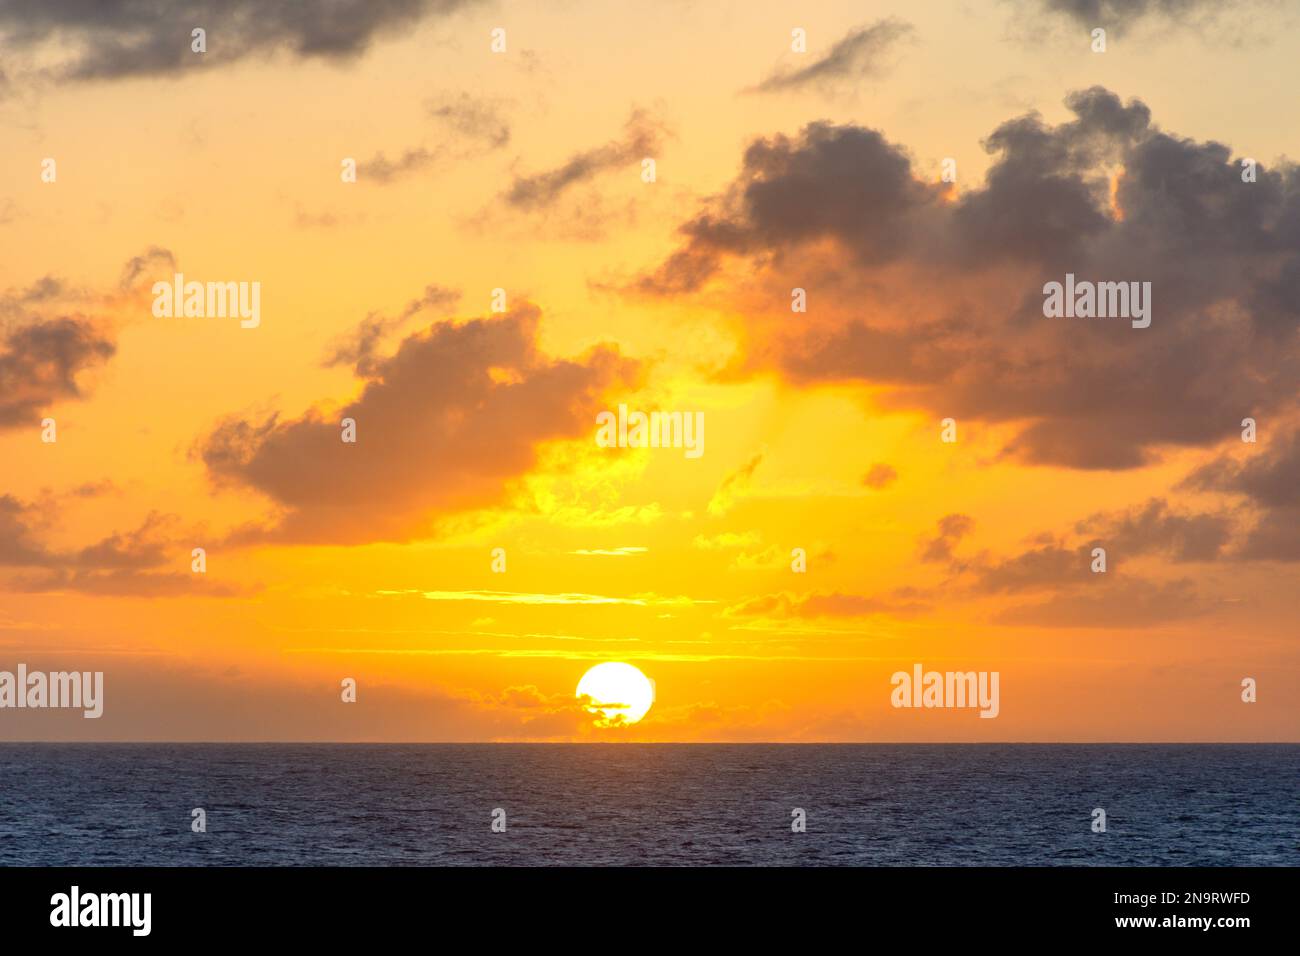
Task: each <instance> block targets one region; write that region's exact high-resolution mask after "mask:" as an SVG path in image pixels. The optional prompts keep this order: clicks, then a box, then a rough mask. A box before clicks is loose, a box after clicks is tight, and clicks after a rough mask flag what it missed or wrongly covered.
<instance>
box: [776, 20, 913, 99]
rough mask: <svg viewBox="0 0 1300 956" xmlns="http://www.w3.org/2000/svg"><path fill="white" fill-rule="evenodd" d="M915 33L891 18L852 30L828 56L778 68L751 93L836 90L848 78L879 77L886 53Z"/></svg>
mask: <svg viewBox="0 0 1300 956" xmlns="http://www.w3.org/2000/svg"><path fill="white" fill-rule="evenodd" d="M913 32H914V31H913V28H912V25H911V24H910V23H904V22H903V21H901V20H896V19H892V18H891V19H885V20H878V21H876V22H875V23H873V24H871V25H870V26H865V27H859V28H858V29H856V30H850V31H849V33H848V34H846V35H845V36H844V37H843V38H842V39H840V40H839V41H838V42H837V43H836V44H835V45H834V46H833V47H831V49H830V52H828V53H827V54H826V55H825V56H822V57H820V58H819V59H817V60H814V61H813V62H812V63H811V64H809V65H808V66H806V67H804V68H803V69H799V70H789V69H787V70H778V71H776V72H774V73H773V74H772V75H771V76H769V77H768V78H767V79H766V80H764V81H763V82H762V83H759V84H758V86H756V87H754V88H753V90H751V92H758V93H775V92H788V91H791V90H802V89H805V88H808V87H815V88H819V89H834V88H835V87H837V86H838V85H840V84H841V83H843V82H844V81H846V80H847V81H852V80H857V79H861V78H864V77H872V76H879V75H880V74H881V73H882V72H884V68H885V64H884V63H883V60H884V58H885V56H886V55H887V54H888V53H889V52H890V51H891V50H893V49H894V48H895V47H896V46H897V45H898V43H899V42H900V41H901V40H903V39H905V38H906V37H909V36H910V35H911V34H912V33H913Z"/></svg>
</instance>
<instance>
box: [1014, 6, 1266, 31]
mask: <svg viewBox="0 0 1300 956" xmlns="http://www.w3.org/2000/svg"><path fill="white" fill-rule="evenodd" d="M1034 2H1035V3H1037V5H1038V6H1039V7H1040V8H1041V9H1042V10H1043V11H1044V12H1046V13H1048V14H1058V15H1061V16H1065V17H1068V18H1069V19H1071V20H1073V21H1074V22H1075V23H1077V24H1078V25H1079V26H1081V27H1086V28H1088V29H1093V28H1096V27H1103V28H1105V29H1106V30H1112V31H1114V32H1115V33H1116V34H1117V35H1122V34H1123V33H1124V32H1126V31H1127V30H1128V29H1129V28H1130V27H1133V26H1136V25H1138V24H1149V25H1151V26H1153V27H1155V26H1161V27H1169V26H1182V25H1187V24H1194V23H1201V22H1204V21H1206V20H1209V19H1213V18H1215V17H1217V16H1219V15H1221V14H1224V13H1231V12H1233V11H1234V10H1235V11H1241V10H1245V9H1247V8H1249V7H1251V6H1254V5H1256V4H1254V3H1252V2H1251V0H1034Z"/></svg>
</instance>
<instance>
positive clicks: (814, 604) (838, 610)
mask: <svg viewBox="0 0 1300 956" xmlns="http://www.w3.org/2000/svg"><path fill="white" fill-rule="evenodd" d="M919 598H920V592H918V591H916V590H915V589H913V588H907V587H905V588H898V589H896V590H895V591H893V592H892V593H891V594H887V595H865V594H843V593H841V592H838V591H831V592H813V593H809V594H801V595H796V594H790V593H788V592H781V593H779V594H769V595H764V596H762V597H755V598H748V599H746V600H744V601H741V602H740V603H738V604H733V605H731V606H730V607H728V608H727V609H726V610H725V611H723V616H724V617H763V618H791V617H797V618H828V617H867V616H870V615H874V614H887V615H891V616H895V617H904V616H908V615H912V614H917V613H920V612H922V611H925V610H927V609H928V607H929V605H928V603H926V602H924V601H922V600H920V599H919Z"/></svg>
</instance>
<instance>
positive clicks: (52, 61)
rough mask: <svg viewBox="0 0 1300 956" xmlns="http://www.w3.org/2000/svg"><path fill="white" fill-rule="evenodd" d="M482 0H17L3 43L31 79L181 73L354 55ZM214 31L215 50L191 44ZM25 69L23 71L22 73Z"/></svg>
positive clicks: (2, 31) (3, 23) (1, 19)
mask: <svg viewBox="0 0 1300 956" xmlns="http://www.w3.org/2000/svg"><path fill="white" fill-rule="evenodd" d="M473 5H474V0H197V2H193V3H189V4H186V5H184V6H183V7H181V6H178V5H177V4H175V3H172V2H171V0H129V2H127V0H106V2H103V3H85V2H82V0H11V2H7V3H5V4H3V5H0V45H3V47H4V48H5V50H6V52H7V53H8V54H9V56H10V57H11V58H12V57H15V56H19V55H21V56H22V57H23V59H24V65H26V64H27V62H28V61H32V62H33V65H32V66H30V67H29V68H28V69H26V70H24V71H23V73H22V74H21V76H22V77H31V76H34V77H37V78H42V79H51V80H54V81H56V82H80V81H93V80H117V79H124V78H130V77H145V76H179V75H182V74H185V73H190V72H195V71H199V70H204V69H211V68H213V67H216V66H219V65H225V64H230V63H234V62H238V61H240V60H243V59H245V58H247V57H251V56H269V55H271V54H274V53H279V52H284V53H288V54H289V55H290V56H293V57H295V58H298V59H325V60H332V61H336V62H337V61H345V60H349V59H352V58H355V57H359V56H361V55H362V54H364V53H365V52H366V51H367V50H368V49H369V48H370V46H371V44H372V43H373V42H374V41H376V40H377V39H379V38H381V37H393V36H398V35H402V34H407V33H409V32H410V31H411V30H412V29H413V28H414V27H416V26H417V25H418V24H419V23H421V22H422V21H424V20H426V19H429V18H433V17H446V16H449V15H450V14H452V13H455V12H456V11H458V10H461V9H465V8H467V7H470V6H473ZM197 26H201V27H203V29H205V30H206V31H207V44H208V52H206V53H202V54H200V53H194V52H192V50H191V31H192V30H193V29H194V28H195V27H197ZM19 78H20V76H19V75H15V77H14V79H19Z"/></svg>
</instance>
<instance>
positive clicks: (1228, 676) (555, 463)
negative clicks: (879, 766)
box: [0, 0, 1300, 741]
mask: <svg viewBox="0 0 1300 956" xmlns="http://www.w3.org/2000/svg"><path fill="white" fill-rule="evenodd" d="M236 6H239V4H236ZM304 6H305V8H307V9H308V10H309V11H310V8H311V7H312V6H313V5H312V4H305V5H304ZM415 6H416V7H418V8H419V12H418V13H417V14H413V15H412V16H411V18H410V19H406V20H403V19H398V20H394V21H391V22H390V21H387V20H385V19H384V15H383V13H382V12H378V11H375V10H374V9H372V8H369V7H366V6H365V5H362V6H361V8H359V9H364V10H368V11H369V12H368V13H367V14H366V15H365V16H359V17H358V18H356V19H355V20H343V19H340V20H339V21H338V22H337V23H331V24H329V25H328V29H327V27H326V25H322V22H321V21H319V20H315V21H311V22H307V21H305V20H304V21H303V22H298V21H296V20H295V14H294V13H293V10H294V8H293V7H292V6H291V5H285V4H281V3H271V4H267V5H265V6H264V7H262V8H261V10H260V12H258V13H257V16H259V17H263V18H265V22H258V23H256V24H255V25H253V24H250V23H242V24H240V23H236V22H234V21H231V22H222V21H221V20H219V19H216V18H213V19H212V21H211V22H209V23H202V22H198V20H197V19H196V20H195V22H194V23H191V22H190V19H194V17H190V16H189V15H184V16H182V17H181V20H183V21H184V22H181V20H176V21H175V22H171V21H165V22H152V21H151V22H149V23H140V24H136V23H131V22H129V21H128V20H125V19H123V20H121V21H120V22H118V21H115V20H114V18H113V16H112V15H111V14H108V13H106V14H105V19H104V22H103V23H100V24H97V25H95V28H94V29H93V30H92V29H90V28H89V27H88V26H87V25H86V24H84V23H79V22H77V21H75V20H72V19H67V20H64V19H60V17H61V11H62V9H63V7H64V4H63V3H60V2H55V3H51V4H50V5H49V7H48V8H47V9H46V11H45V13H43V14H42V15H41V16H42V17H44V19H41V20H39V21H36V20H35V19H33V20H32V21H30V22H25V23H24V22H17V21H14V20H13V17H14V14H4V15H0V127H2V128H3V131H4V132H3V135H4V142H5V146H6V148H5V149H4V150H0V242H3V247H4V250H5V254H4V256H3V257H0V385H3V387H4V392H3V393H2V394H0V468H2V469H3V471H2V481H0V589H2V591H0V670H13V669H14V668H15V667H16V666H17V664H18V663H20V662H22V663H26V664H27V665H28V666H29V668H32V669H38V668H44V669H49V670H65V669H75V670H102V671H104V673H105V697H106V701H105V712H104V716H103V717H102V718H100V719H99V720H84V719H82V718H81V716H80V714H79V713H77V714H72V713H66V712H55V711H45V712H41V711H25V712H15V711H0V739H96V740H98V739H119V740H160V739H161V740H431V741H432V740H501V739H522V740H622V739H627V740H665V741H748V740H764V741H936V740H953V741H982V740H998V741H1005V740H1013V741H1021V740H1024V741H1151V740H1158V741H1183V740H1189V741H1197V740H1224V741H1294V740H1297V739H1300V708H1298V707H1297V706H1296V705H1295V701H1296V699H1297V693H1300V666H1298V662H1297V654H1296V625H1295V622H1296V612H1297V598H1296V595H1297V593H1300V589H1297V587H1296V576H1297V569H1298V568H1300V492H1298V491H1297V489H1300V431H1298V429H1300V415H1297V408H1296V382H1297V381H1298V380H1300V379H1298V378H1297V376H1298V375H1300V339H1298V338H1297V326H1298V325H1300V312H1298V311H1297V310H1298V309H1300V305H1297V303H1300V294H1296V295H1292V294H1291V293H1292V292H1293V291H1294V290H1296V289H1297V288H1300V286H1298V285H1297V283H1296V282H1295V278H1294V277H1295V276H1296V275H1300V174H1297V172H1296V170H1295V168H1294V167H1292V166H1291V165H1289V163H1288V162H1287V161H1286V160H1285V159H1284V157H1285V156H1287V155H1297V154H1300V130H1297V128H1296V126H1295V124H1294V123H1292V122H1290V121H1289V119H1288V117H1290V116H1293V115H1294V114H1295V107H1296V106H1297V102H1296V101H1297V98H1298V97H1300V93H1297V89H1300V86H1298V85H1297V83H1296V79H1297V74H1296V66H1295V64H1296V62H1297V56H1296V54H1297V38H1298V37H1300V32H1297V31H1298V29H1300V22H1297V16H1296V14H1294V13H1293V12H1288V11H1287V10H1286V9H1285V8H1284V7H1282V6H1280V5H1276V4H1269V3H1266V2H1262V3H1255V4H1249V3H1244V4H1237V5H1230V6H1240V7H1242V8H1243V9H1245V8H1249V10H1250V15H1249V16H1237V15H1236V13H1235V12H1229V13H1224V14H1222V15H1221V16H1218V17H1215V16H1213V15H1212V14H1211V13H1209V12H1205V13H1204V15H1201V14H1199V13H1198V14H1197V15H1196V16H1195V17H1192V18H1191V19H1190V20H1189V21H1188V22H1182V23H1178V24H1175V23H1170V22H1168V21H1166V20H1164V19H1162V17H1161V16H1160V15H1157V14H1152V15H1150V16H1147V17H1138V18H1136V19H1133V20H1132V22H1129V20H1128V19H1127V18H1125V19H1113V20H1112V22H1109V23H1101V24H1095V25H1093V24H1089V23H1087V22H1085V20H1084V19H1080V18H1077V17H1075V16H1072V15H1071V14H1070V13H1069V12H1068V10H1069V8H1070V6H1071V5H1070V4H1068V3H1064V2H1055V0H1016V2H987V3H977V2H968V3H960V4H957V3H954V4H922V5H919V6H920V9H916V7H917V6H918V5H916V4H909V3H892V4H890V3H885V4H874V5H872V10H871V11H870V12H869V13H868V12H864V11H863V9H862V6H861V5H860V4H848V3H842V4H840V3H828V4H822V5H819V6H818V8H817V10H816V11H815V12H807V11H806V10H804V9H803V8H802V7H800V6H799V5H790V4H780V3H718V4H697V3H686V2H680V3H678V2H674V3H668V4H666V5H663V6H662V7H659V8H655V9H654V10H646V9H642V8H637V9H636V11H635V12H633V11H632V10H631V9H627V10H620V9H615V7H616V6H617V5H610V4H599V3H586V2H574V3H568V4H564V5H561V7H560V8H559V9H558V10H557V9H552V8H551V7H550V5H516V4H481V3H476V2H464V3H434V2H430V3H423V4H416V5H415ZM1203 6H1204V5H1199V4H1192V7H1193V8H1196V9H1201V8H1202V7H1203ZM1204 9H1205V10H1206V11H1208V10H1209V7H1208V6H1204ZM32 16H33V17H34V16H35V15H34V14H33V15H32ZM367 17H369V18H372V19H367ZM194 26H202V27H205V29H206V30H207V45H208V49H207V52H206V53H202V54H198V53H193V52H191V51H190V49H189V44H190V30H191V27H194ZM1093 26H1105V27H1108V47H1107V50H1106V51H1105V52H1104V53H1096V52H1093V51H1092V49H1091V48H1090V44H1091V43H1092V39H1091V37H1090V32H1091V29H1092V27H1093ZM496 27H503V28H504V29H505V31H506V49H505V51H504V52H501V53H494V52H492V50H491V48H490V44H491V42H492V41H491V31H492V30H493V28H496ZM796 28H802V29H804V30H806V31H807V52H805V53H796V52H792V51H791V35H792V30H794V29H796ZM135 44H139V46H138V47H136V46H133V45H135ZM119 48H120V49H119ZM176 49H179V50H180V52H179V53H176V52H175V50H176ZM123 51H125V52H123ZM1094 88H1099V89H1094ZM1090 89H1091V90H1092V92H1091V93H1086V92H1084V91H1089V90H1090ZM1035 115H1036V116H1037V119H1034V118H1033V117H1034V116H1035ZM810 124H812V125H810ZM995 131H997V132H996V133H995ZM1216 144H1222V145H1216ZM47 158H52V159H53V160H54V161H55V163H56V169H57V178H56V179H55V181H54V182H44V181H42V175H41V174H42V163H43V161H44V160H46V159H47ZM348 158H351V159H354V160H355V161H356V165H357V171H358V172H357V182H355V183H350V182H344V181H343V179H342V177H341V176H340V171H341V169H342V164H343V161H344V160H345V159H348ZM945 158H951V159H954V160H955V161H956V168H957V171H958V172H957V180H956V183H955V184H945V183H942V182H941V181H940V180H941V170H942V164H943V160H944V159H945ZM1242 158H1253V159H1255V160H1257V162H1258V179H1257V180H1256V181H1255V182H1252V183H1245V182H1242V180H1241V177H1240V175H1239V170H1240V163H1241V159H1242ZM645 159H653V160H654V162H655V177H654V181H653V182H646V181H645V179H644V177H643V169H644V166H643V160H645ZM1067 271H1069V272H1074V273H1077V274H1079V276H1080V277H1081V278H1085V277H1086V278H1093V279H1098V280H1108V279H1113V280H1125V281H1127V280H1146V281H1151V282H1152V284H1153V288H1154V299H1153V301H1154V305H1153V310H1154V317H1153V322H1152V325H1151V327H1150V328H1148V329H1142V330H1139V329H1133V328H1131V327H1130V326H1129V323H1128V322H1127V320H1121V321H1118V322H1116V321H1113V320H1092V321H1090V320H1086V319H1047V318H1044V317H1043V316H1042V314H1041V312H1040V311H1037V310H1038V309H1039V306H1040V305H1041V292H1040V290H1041V287H1042V284H1043V283H1044V282H1046V281H1049V280H1057V281H1060V280H1062V279H1063V277H1064V275H1065V273H1066V272H1067ZM177 272H181V273H183V274H184V275H185V276H186V278H188V279H194V280H199V281H213V282H240V281H247V282H258V283H260V290H261V315H260V324H259V325H258V326H257V327H256V328H247V329H243V328H240V326H239V322H238V320H237V319H231V318H197V317H191V318H184V317H179V318H158V317H155V316H154V314H153V312H152V305H153V296H152V294H151V287H152V285H153V283H154V282H156V281H160V280H162V281H170V280H171V278H172V276H173V275H174V274H175V273H177ZM796 287H797V288H802V289H804V290H805V291H806V293H807V299H808V310H807V312H801V313H796V312H792V311H791V309H790V302H791V290H792V289H794V288H796ZM496 289H502V290H504V291H505V299H506V310H505V311H504V312H494V311H493V295H494V290H496ZM620 403H621V404H626V405H628V406H629V407H630V408H633V409H643V410H646V411H649V410H652V409H662V410H679V411H687V412H690V413H696V412H699V413H702V414H703V417H704V421H705V423H706V425H705V434H704V446H703V447H704V451H703V454H702V455H701V456H700V457H699V458H690V457H687V456H686V455H685V454H684V453H683V450H682V449H628V448H602V447H599V446H598V444H597V442H596V440H595V436H596V414H597V413H598V412H600V411H602V410H606V409H617V408H618V406H619V404H620ZM343 417H353V418H354V419H355V420H356V421H357V431H358V440H357V442H356V444H355V445H349V444H344V443H343V442H342V441H340V440H339V421H340V419H341V418H343ZM948 417H952V418H954V419H955V420H956V423H957V441H956V442H955V443H945V442H943V441H941V440H940V434H941V420H942V419H944V418H948ZM1245 417H1253V418H1254V419H1256V421H1257V423H1258V441H1257V442H1255V443H1246V442H1243V441H1242V440H1241V436H1240V432H1241V428H1240V424H1239V423H1240V421H1241V419H1243V418H1245ZM46 418H53V419H54V420H55V422H56V426H57V441H55V442H52V443H50V442H43V441H42V426H41V422H42V420H43V419H46ZM1098 545H1100V546H1104V547H1106V549H1107V554H1108V559H1109V567H1108V570H1107V572H1106V574H1104V575H1097V574H1092V573H1091V572H1090V571H1089V570H1088V564H1089V561H1090V558H1089V553H1090V550H1091V548H1092V547H1094V546H1098ZM197 547H202V548H204V549H206V555H207V571H206V573H205V574H195V573H193V572H192V571H191V551H192V549H193V548H197ZM496 548H502V549H504V551H505V555H506V570H505V571H504V573H496V572H494V571H493V568H492V552H493V549H496ZM793 549H803V550H804V552H805V553H806V555H807V569H806V571H804V572H802V573H799V572H796V571H794V570H792V558H791V556H792V551H793ZM606 660H617V661H626V662H629V663H632V664H635V665H636V666H638V667H639V668H641V670H643V671H644V672H645V673H646V674H647V675H648V676H649V677H650V678H651V679H653V680H654V682H655V684H656V688H657V700H656V703H655V705H654V707H653V708H652V709H651V711H650V713H649V715H648V716H647V717H646V718H645V719H644V720H643V721H642V722H641V723H639V724H637V725H635V726H632V727H623V728H597V727H595V726H593V721H592V718H591V716H590V715H589V714H587V713H586V712H585V711H584V710H583V709H582V708H581V707H580V706H579V705H578V703H577V702H576V701H575V699H574V696H573V693H574V688H575V687H576V685H577V682H578V680H579V678H580V677H581V675H582V674H583V673H584V671H585V670H586V669H587V668H588V667H590V666H592V665H593V664H595V663H598V662H600V661H606ZM916 663H921V664H923V665H925V667H926V668H927V669H936V670H963V671H965V670H977V671H997V672H999V673H1000V675H1001V706H1000V713H999V715H998V717H997V718H996V719H993V720H981V719H978V718H977V715H976V714H975V713H974V712H973V711H970V710H919V711H918V710H909V709H895V708H893V707H891V705H890V691H891V687H890V675H891V674H893V673H894V672H895V671H899V670H905V671H909V672H910V671H911V669H912V666H913V665H914V664H916ZM345 677H353V678H355V679H356V680H357V682H358V688H359V689H358V701H357V703H356V704H344V703H343V702H341V700H340V694H339V684H340V681H341V680H342V679H343V678H345ZM1247 677H1250V678H1254V679H1255V680H1256V681H1257V683H1258V687H1259V699H1258V702H1256V703H1254V704H1249V705H1248V704H1245V703H1243V702H1242V700H1241V697H1240V693H1241V682H1242V680H1243V678H1247Z"/></svg>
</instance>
